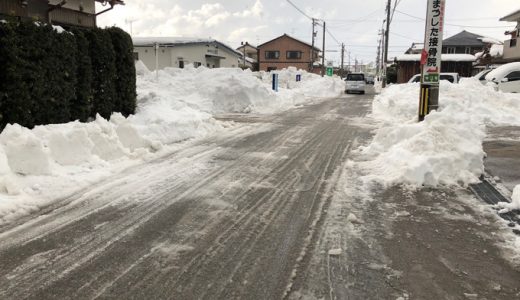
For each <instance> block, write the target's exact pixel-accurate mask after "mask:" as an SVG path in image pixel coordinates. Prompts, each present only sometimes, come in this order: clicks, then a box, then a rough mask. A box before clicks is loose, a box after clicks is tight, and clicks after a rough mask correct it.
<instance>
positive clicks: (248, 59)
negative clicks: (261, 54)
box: [242, 56, 256, 64]
mask: <svg viewBox="0 0 520 300" xmlns="http://www.w3.org/2000/svg"><path fill="white" fill-rule="evenodd" d="M242 57H243V56H242ZM246 61H247V62H249V63H252V64H254V63H256V59H254V58H251V57H247V56H246Z"/></svg>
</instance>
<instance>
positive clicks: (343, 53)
mask: <svg viewBox="0 0 520 300" xmlns="http://www.w3.org/2000/svg"><path fill="white" fill-rule="evenodd" d="M344 59H345V43H341V74H340V76H341V77H343V76H345V69H344V68H343V61H344Z"/></svg>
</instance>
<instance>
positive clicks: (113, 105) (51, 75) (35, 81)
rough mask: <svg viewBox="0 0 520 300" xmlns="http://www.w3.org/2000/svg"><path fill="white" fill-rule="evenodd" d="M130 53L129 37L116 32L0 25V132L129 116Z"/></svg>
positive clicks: (132, 68) (131, 100)
mask: <svg viewBox="0 0 520 300" xmlns="http://www.w3.org/2000/svg"><path fill="white" fill-rule="evenodd" d="M132 52H133V45H132V40H131V38H130V36H129V35H128V34H127V33H125V32H124V31H123V30H121V29H119V28H115V27H114V28H108V29H99V28H92V29H79V28H75V29H71V30H70V31H69V32H63V33H58V32H57V31H56V30H54V29H53V28H52V26H49V25H42V24H36V23H34V22H22V23H0V66H1V67H0V129H3V128H4V127H5V126H6V125H7V124H9V123H18V124H20V125H23V126H26V127H29V128H32V127H34V126H35V125H43V124H51V123H65V122H69V121H73V120H80V121H82V122H85V121H87V120H88V118H89V117H93V116H95V115H96V114H97V113H99V114H100V115H101V116H103V117H104V118H109V117H110V115H111V114H112V113H113V112H121V113H122V114H123V115H125V116H128V115H129V114H132V113H134V112H135V107H136V92H135V65H134V61H133V56H132Z"/></svg>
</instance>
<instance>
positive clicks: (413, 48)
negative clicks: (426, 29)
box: [405, 43, 424, 54]
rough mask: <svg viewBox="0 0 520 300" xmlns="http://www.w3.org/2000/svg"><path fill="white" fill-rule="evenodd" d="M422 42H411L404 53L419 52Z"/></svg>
mask: <svg viewBox="0 0 520 300" xmlns="http://www.w3.org/2000/svg"><path fill="white" fill-rule="evenodd" d="M423 48H424V43H412V46H410V48H408V50H406V52H405V54H421V52H422V49H423Z"/></svg>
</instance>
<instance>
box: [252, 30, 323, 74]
mask: <svg viewBox="0 0 520 300" xmlns="http://www.w3.org/2000/svg"><path fill="white" fill-rule="evenodd" d="M258 49H259V56H258V63H259V69H260V71H267V70H268V69H269V68H276V69H277V70H280V69H283V68H287V67H296V68H299V69H303V70H308V69H309V64H310V61H311V60H310V57H311V47H309V46H307V45H305V44H303V43H301V42H298V41H296V40H294V39H292V38H290V37H287V36H283V37H281V38H278V39H276V40H273V41H271V42H269V43H266V44H263V45H260V47H258ZM266 51H280V57H279V58H278V59H268V58H266V57H265V52H266ZM287 51H301V52H302V56H301V58H300V59H287ZM314 54H315V57H316V56H317V52H315V53H314Z"/></svg>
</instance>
